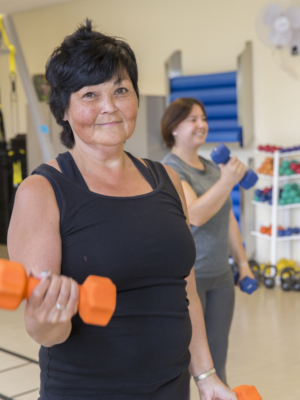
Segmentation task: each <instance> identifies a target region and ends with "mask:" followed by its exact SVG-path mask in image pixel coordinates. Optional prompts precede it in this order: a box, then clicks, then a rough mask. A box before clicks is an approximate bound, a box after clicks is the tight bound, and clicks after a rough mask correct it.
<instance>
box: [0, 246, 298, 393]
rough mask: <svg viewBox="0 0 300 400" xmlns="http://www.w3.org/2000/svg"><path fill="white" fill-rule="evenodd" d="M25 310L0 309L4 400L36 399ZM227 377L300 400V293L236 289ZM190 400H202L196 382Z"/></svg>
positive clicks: (33, 347) (0, 250) (33, 349)
mask: <svg viewBox="0 0 300 400" xmlns="http://www.w3.org/2000/svg"><path fill="white" fill-rule="evenodd" d="M4 257H7V251H6V248H5V247H4V246H0V258H4ZM23 312H24V305H23V304H22V305H21V306H20V307H19V309H18V310H17V311H15V312H9V311H4V310H0V399H3V400H11V399H16V400H37V398H38V387H39V368H38V364H37V359H38V350H39V346H38V345H37V344H36V343H35V342H34V341H33V340H32V339H31V338H30V337H29V336H28V335H27V333H26V331H25V327H24V322H23ZM227 374H228V381H229V383H230V385H231V386H232V387H235V386H238V385H241V384H248V385H255V386H256V387H257V389H258V391H259V392H260V394H261V396H262V398H263V400H299V399H300V293H296V292H283V291H282V290H281V289H280V288H275V289H273V290H267V289H265V288H262V287H261V288H259V290H258V291H257V292H256V293H254V294H253V295H251V296H248V295H246V294H244V293H241V292H240V291H239V290H236V308H235V314H234V320H233V324H232V329H231V334H230V347H229V354H228V364H227ZM166 400H169V399H166ZM191 400H199V396H198V394H197V390H196V387H195V385H194V383H193V382H192V383H191Z"/></svg>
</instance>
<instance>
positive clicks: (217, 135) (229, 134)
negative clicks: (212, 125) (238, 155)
mask: <svg viewBox="0 0 300 400" xmlns="http://www.w3.org/2000/svg"><path fill="white" fill-rule="evenodd" d="M241 141H242V129H233V130H232V131H226V132H211V131H210V132H208V135H207V138H206V142H207V143H220V142H223V143H232V142H241Z"/></svg>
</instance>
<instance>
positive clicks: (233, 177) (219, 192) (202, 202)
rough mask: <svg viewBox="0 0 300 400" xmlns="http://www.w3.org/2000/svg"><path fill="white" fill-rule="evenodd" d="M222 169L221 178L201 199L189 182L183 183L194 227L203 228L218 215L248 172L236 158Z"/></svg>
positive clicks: (222, 166)
mask: <svg viewBox="0 0 300 400" xmlns="http://www.w3.org/2000/svg"><path fill="white" fill-rule="evenodd" d="M220 168H221V178H220V179H219V180H218V182H216V183H215V184H214V185H213V186H212V187H211V188H210V189H209V190H208V191H207V192H206V193H204V194H203V195H202V196H201V197H199V198H198V197H197V195H196V193H195V192H194V190H193V188H192V187H191V186H190V185H189V184H188V183H187V182H184V181H182V182H181V183H182V187H183V190H184V195H185V198H186V202H187V207H188V212H189V218H190V223H191V224H192V225H195V226H201V225H203V224H205V223H206V222H207V221H209V220H210V219H211V218H212V217H213V216H214V215H215V214H217V212H218V211H220V209H221V208H222V206H223V204H224V203H225V201H226V199H227V198H228V196H229V195H230V192H231V190H232V188H233V187H234V186H235V185H236V184H237V183H238V182H239V181H240V180H241V179H242V177H243V176H244V175H245V172H246V167H245V166H244V164H243V163H241V162H240V161H239V160H238V159H237V158H236V157H232V159H231V160H230V161H229V162H228V163H227V164H226V165H221V167H220Z"/></svg>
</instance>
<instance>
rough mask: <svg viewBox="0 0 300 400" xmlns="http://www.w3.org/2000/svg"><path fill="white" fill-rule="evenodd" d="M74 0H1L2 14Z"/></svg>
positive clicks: (0, 10) (0, 9)
mask: <svg viewBox="0 0 300 400" xmlns="http://www.w3.org/2000/svg"><path fill="white" fill-rule="evenodd" d="M67 1H72V0H0V14H13V13H17V12H20V11H26V10H30V9H33V8H40V7H45V6H51V5H52V4H58V3H64V2H67Z"/></svg>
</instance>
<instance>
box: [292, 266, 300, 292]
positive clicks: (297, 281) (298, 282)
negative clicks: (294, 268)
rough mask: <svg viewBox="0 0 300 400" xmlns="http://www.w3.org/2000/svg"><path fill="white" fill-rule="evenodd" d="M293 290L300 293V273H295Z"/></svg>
mask: <svg viewBox="0 0 300 400" xmlns="http://www.w3.org/2000/svg"><path fill="white" fill-rule="evenodd" d="M293 289H294V290H296V291H297V292H300V271H298V272H295V276H294V283H293Z"/></svg>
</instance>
